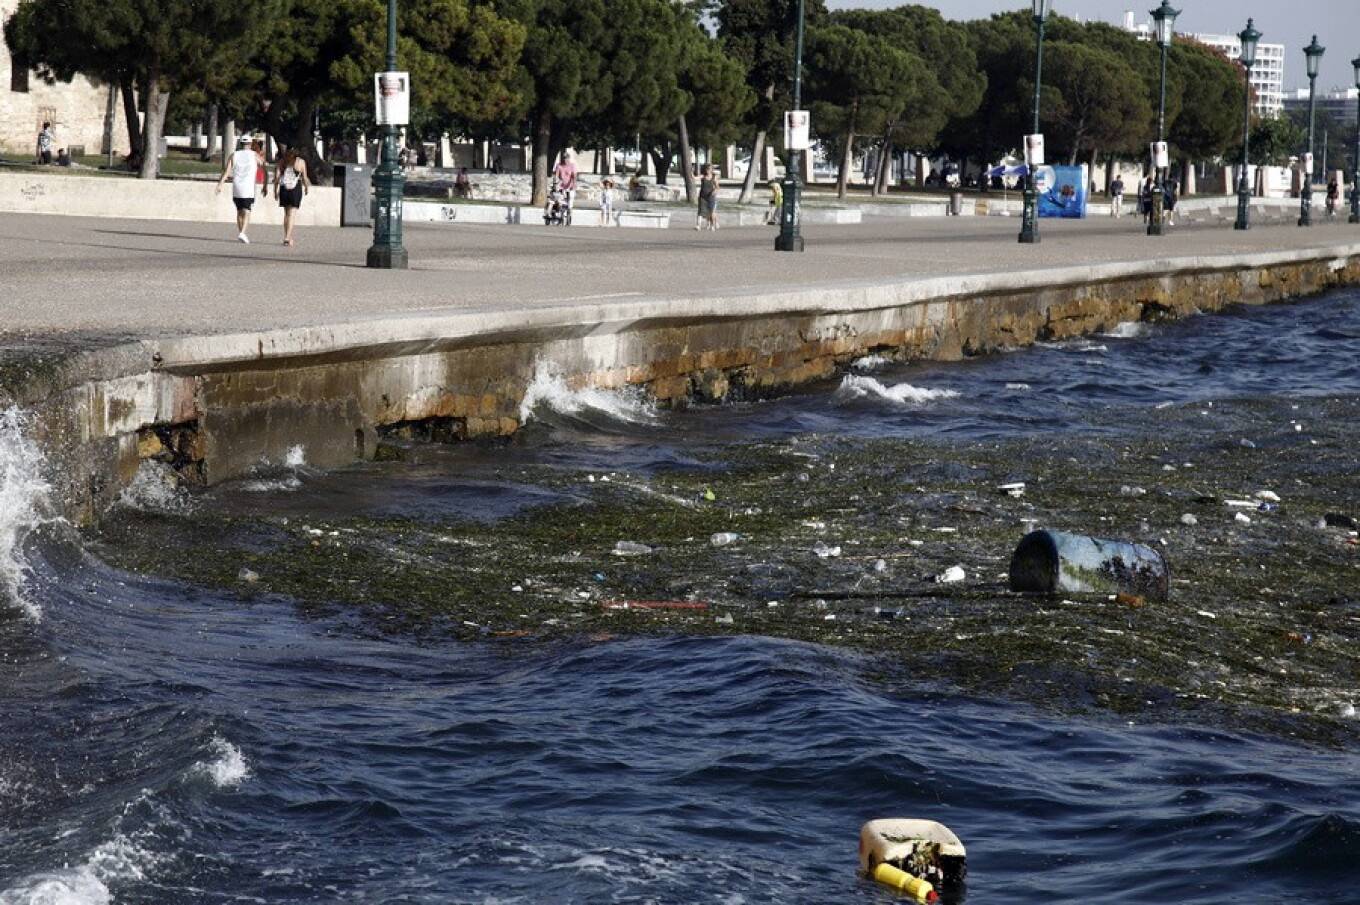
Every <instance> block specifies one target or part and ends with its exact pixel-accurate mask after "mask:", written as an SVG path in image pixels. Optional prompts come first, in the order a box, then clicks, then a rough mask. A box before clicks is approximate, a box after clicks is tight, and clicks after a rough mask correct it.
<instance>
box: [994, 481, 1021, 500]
mask: <svg viewBox="0 0 1360 905" xmlns="http://www.w3.org/2000/svg"><path fill="white" fill-rule="evenodd" d="M996 489H997V490H999V491H1001V492H1002V493H1004V494H1006V496H1014V497H1020V496H1024V495H1025V482H1024V481H1012V482H1011V483H1009V484H998V485H997V486H996Z"/></svg>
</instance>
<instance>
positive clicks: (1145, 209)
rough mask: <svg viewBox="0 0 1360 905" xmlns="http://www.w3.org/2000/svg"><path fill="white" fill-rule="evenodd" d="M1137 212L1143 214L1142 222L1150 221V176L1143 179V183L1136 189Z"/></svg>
mask: <svg viewBox="0 0 1360 905" xmlns="http://www.w3.org/2000/svg"><path fill="white" fill-rule="evenodd" d="M1138 213H1140V214H1142V215H1143V223H1144V224H1148V223H1151V222H1152V177H1151V176H1149V177H1148V178H1146V179H1144V180H1143V185H1142V187H1141V188H1139V189H1138Z"/></svg>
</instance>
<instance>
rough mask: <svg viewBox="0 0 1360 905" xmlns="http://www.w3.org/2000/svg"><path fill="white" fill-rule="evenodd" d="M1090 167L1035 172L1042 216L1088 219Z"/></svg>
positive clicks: (1045, 168) (1043, 169) (1044, 169)
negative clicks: (1088, 174) (1088, 172)
mask: <svg viewBox="0 0 1360 905" xmlns="http://www.w3.org/2000/svg"><path fill="white" fill-rule="evenodd" d="M1086 173H1087V169H1086V165H1085V164H1082V165H1081V166H1077V167H1041V168H1040V169H1039V170H1038V171H1036V172H1035V174H1034V175H1035V179H1036V182H1037V183H1038V184H1037V188H1038V191H1039V216H1040V217H1058V218H1062V219H1070V220H1081V219H1084V218H1085V217H1086V197H1087V180H1088V177H1087V175H1086Z"/></svg>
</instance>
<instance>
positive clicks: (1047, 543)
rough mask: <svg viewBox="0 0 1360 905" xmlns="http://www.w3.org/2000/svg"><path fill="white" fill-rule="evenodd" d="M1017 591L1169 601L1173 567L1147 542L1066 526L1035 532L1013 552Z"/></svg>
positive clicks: (1012, 580)
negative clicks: (1108, 537)
mask: <svg viewBox="0 0 1360 905" xmlns="http://www.w3.org/2000/svg"><path fill="white" fill-rule="evenodd" d="M1010 583H1011V590H1012V591H1021V592H1029V593H1037V594H1053V593H1057V592H1059V591H1065V592H1067V593H1074V594H1082V593H1085V594H1118V593H1124V594H1136V595H1138V596H1140V597H1147V598H1150V599H1153V600H1165V599H1166V597H1167V595H1168V594H1169V593H1170V591H1171V567H1170V566H1169V565H1168V564H1167V561H1166V557H1164V556H1162V554H1161V553H1160V552H1158V551H1157V550H1154V549H1153V548H1151V547H1147V546H1144V545H1143V544H1134V543H1129V542H1127V541H1117V540H1102V539H1100V538H1097V537H1087V536H1086V535H1084V534H1068V533H1067V532H1065V531H1047V530H1040V531H1031V532H1030V533H1029V534H1026V535H1025V536H1024V537H1023V538H1021V540H1020V544H1019V546H1017V547H1016V548H1015V554H1014V555H1013V556H1012V557H1011V571H1010Z"/></svg>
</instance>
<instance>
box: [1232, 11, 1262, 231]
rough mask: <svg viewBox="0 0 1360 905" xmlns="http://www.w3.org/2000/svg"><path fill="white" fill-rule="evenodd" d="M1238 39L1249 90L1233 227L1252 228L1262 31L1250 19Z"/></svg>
mask: <svg viewBox="0 0 1360 905" xmlns="http://www.w3.org/2000/svg"><path fill="white" fill-rule="evenodd" d="M1237 39H1238V40H1239V41H1240V42H1241V43H1242V54H1241V56H1240V57H1238V59H1239V60H1240V61H1241V63H1242V68H1243V69H1245V70H1247V92H1246V98H1245V100H1243V102H1242V106H1243V109H1244V110H1245V113H1244V116H1243V123H1242V178H1241V180H1240V181H1239V182H1238V183H1237V222H1236V223H1234V224H1233V229H1251V186H1250V185H1248V182H1249V180H1248V177H1247V173H1248V172H1249V171H1250V170H1251V155H1250V153H1249V147H1248V146H1249V145H1250V144H1251V67H1252V66H1255V65H1256V45H1257V44H1258V43H1260V40H1261V33H1260V32H1259V31H1257V30H1256V27H1255V26H1254V25H1253V24H1252V20H1251V19H1248V20H1247V27H1246V28H1245V29H1243V30H1242V31H1241V32H1240V33H1238V35H1237Z"/></svg>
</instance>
